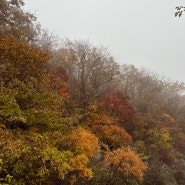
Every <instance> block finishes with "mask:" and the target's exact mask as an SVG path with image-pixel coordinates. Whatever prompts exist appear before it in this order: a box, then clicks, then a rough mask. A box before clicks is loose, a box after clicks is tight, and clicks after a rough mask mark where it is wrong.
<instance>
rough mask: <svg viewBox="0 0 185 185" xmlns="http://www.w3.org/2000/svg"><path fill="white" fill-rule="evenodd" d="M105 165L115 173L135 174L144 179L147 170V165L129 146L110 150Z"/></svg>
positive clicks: (127, 175) (136, 176) (134, 175)
mask: <svg viewBox="0 0 185 185" xmlns="http://www.w3.org/2000/svg"><path fill="white" fill-rule="evenodd" d="M105 165H106V166H107V167H108V168H109V169H110V170H111V171H113V172H114V173H121V174H122V175H123V176H126V177H129V176H133V177H135V178H137V179H139V180H142V178H143V173H144V171H145V170H146V165H145V164H144V163H143V162H142V161H141V160H140V159H139V156H138V155H137V154H136V153H135V152H133V151H131V150H130V149H129V148H120V149H117V150H114V151H112V152H108V153H107V154H106V156H105ZM114 175H115V174H114Z"/></svg>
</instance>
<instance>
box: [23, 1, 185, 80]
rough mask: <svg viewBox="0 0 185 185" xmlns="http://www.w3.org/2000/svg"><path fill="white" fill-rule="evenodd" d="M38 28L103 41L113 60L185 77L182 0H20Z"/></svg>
mask: <svg viewBox="0 0 185 185" xmlns="http://www.w3.org/2000/svg"><path fill="white" fill-rule="evenodd" d="M25 3H26V6H25V8H26V10H31V12H33V13H36V16H37V17H38V20H39V21H40V23H41V25H42V27H43V28H47V29H48V30H50V31H54V32H55V33H56V34H57V35H59V36H60V37H61V38H64V37H67V38H69V39H71V40H74V39H77V40H78V39H83V40H87V39H88V40H89V41H90V42H91V43H93V44H95V45H104V46H105V47H108V48H109V49H110V51H111V53H112V55H113V56H114V57H115V58H116V60H117V62H119V63H121V64H125V63H127V64H133V65H135V66H136V67H145V68H147V69H150V70H151V71H153V72H156V73H158V74H159V75H162V76H166V77H167V78H170V79H173V80H179V81H184V82H185V13H184V16H182V17H181V18H175V17H174V13H175V7H176V6H178V5H183V6H185V0H25Z"/></svg>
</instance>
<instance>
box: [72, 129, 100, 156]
mask: <svg viewBox="0 0 185 185" xmlns="http://www.w3.org/2000/svg"><path fill="white" fill-rule="evenodd" d="M68 143H69V146H70V148H71V149H72V150H73V151H74V152H75V153H76V154H84V155H86V156H88V157H95V156H96V154H97V153H98V152H99V150H100V147H99V143H98V138H97V137H96V136H95V135H94V134H92V133H91V132H89V131H88V130H85V129H84V128H82V127H80V126H79V127H78V128H76V129H75V130H74V131H72V133H71V134H70V135H69V136H68Z"/></svg>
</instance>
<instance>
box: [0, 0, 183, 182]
mask: <svg viewBox="0 0 185 185" xmlns="http://www.w3.org/2000/svg"><path fill="white" fill-rule="evenodd" d="M23 5H24V2H23V1H21V0H2V1H0V184H2V185H14V184H15V185H27V184H29V185H37V184H39V185H51V184H52V185H54V184H64V185H100V184H101V185H137V184H138V185H154V184H157V185H160V184H170V183H173V184H177V185H182V184H185V175H184V169H185V161H184V154H185V149H184V143H185V126H184V124H185V116H184V112H185V96H184V90H185V86H184V84H183V83H180V82H174V81H167V80H165V79H161V78H160V79H159V77H158V76H155V75H154V74H152V73H150V72H148V71H147V70H143V69H142V70H140V69H137V68H135V67H134V66H133V65H131V66H130V65H123V66H119V65H118V63H117V62H116V61H115V59H114V58H113V57H112V56H111V55H110V53H109V52H108V51H107V49H106V48H103V47H95V46H93V45H91V44H90V43H89V42H84V41H70V40H65V41H63V42H62V44H60V46H61V48H57V47H52V46H53V42H52V38H50V37H48V34H44V35H43V33H41V32H40V31H41V30H40V29H39V28H38V27H37V26H36V22H35V21H36V18H35V16H34V15H32V14H30V13H28V12H26V11H24V10H23V8H22V6H23Z"/></svg>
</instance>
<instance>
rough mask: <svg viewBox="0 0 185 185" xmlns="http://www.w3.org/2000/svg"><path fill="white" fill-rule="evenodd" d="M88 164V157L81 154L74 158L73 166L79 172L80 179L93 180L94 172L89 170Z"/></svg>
mask: <svg viewBox="0 0 185 185" xmlns="http://www.w3.org/2000/svg"><path fill="white" fill-rule="evenodd" d="M88 162H89V159H88V157H87V156H86V155H84V154H80V155H77V156H76V157H75V158H73V160H72V163H71V164H72V166H73V167H74V168H75V169H78V170H79V172H80V174H79V176H80V177H88V178H92V177H93V172H92V170H91V169H89V168H87V164H88Z"/></svg>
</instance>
